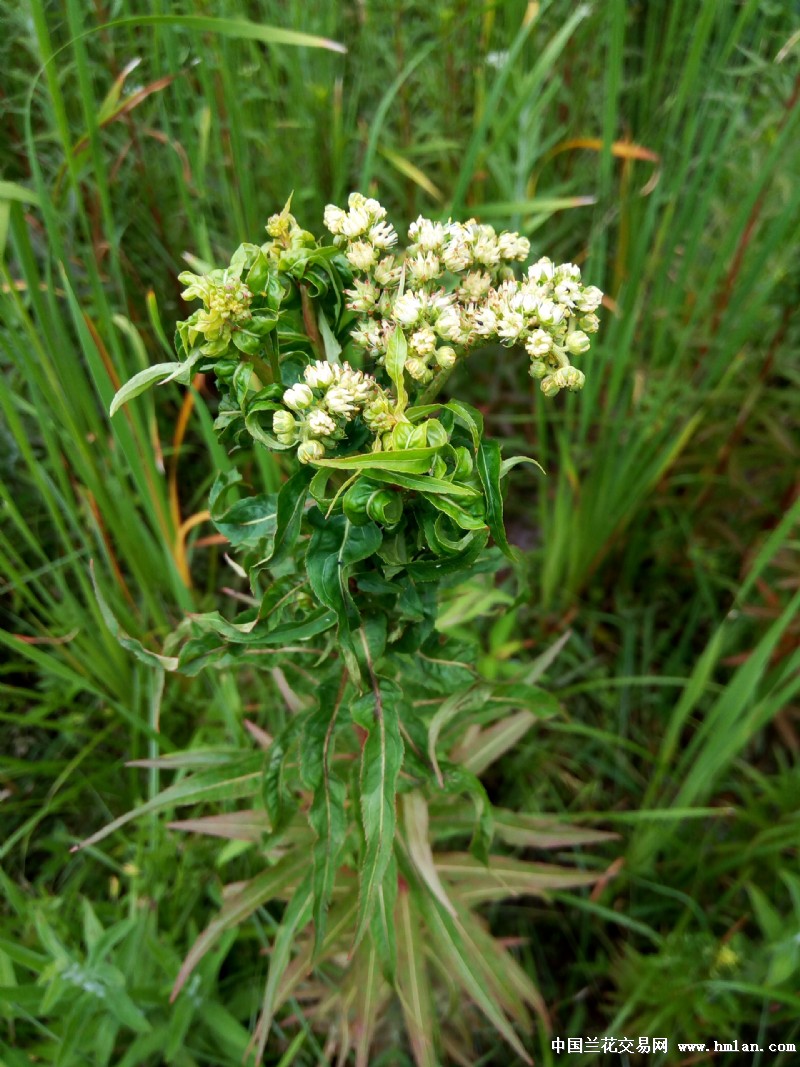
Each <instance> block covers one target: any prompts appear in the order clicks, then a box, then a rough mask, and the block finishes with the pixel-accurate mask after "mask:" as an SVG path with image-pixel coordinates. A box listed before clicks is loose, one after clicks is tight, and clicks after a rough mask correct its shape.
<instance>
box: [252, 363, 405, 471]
mask: <svg viewBox="0 0 800 1067" xmlns="http://www.w3.org/2000/svg"><path fill="white" fill-rule="evenodd" d="M303 377H304V378H305V381H304V382H298V383H297V384H296V385H292V386H291V387H290V388H289V389H287V390H286V392H285V393H284V394H283V403H284V404H285V405H286V409H282V410H279V411H276V412H275V414H274V415H273V417H272V429H273V432H274V434H275V436H276V437H277V439H278V440H279V441H280V442H281V444H283V445H298V449H297V458H298V459H299V460H300V462H301V463H311V462H313V461H314V460H318V459H322V458H323V457H324V456H325V453H326V451H327V450H328V449H329V448H335V447H336V443H337V442H338V441H341V440H342V438H343V437H344V436H345V432H346V428H347V424H348V423H349V422H351V421H352V420H353V419H354V418H355V417H356V416H357V415H360V414H362V413H363V412H364V409H365V407H367V406H368V405H372V404H374V403H375V402H376V401H378V402H380V401H381V400H382V398H383V397H384V396H385V394H384V391H383V390H382V389H381V387H380V386H379V385H378V383H377V382H376V381H375V379H374V378H373V377H372V376H371V375H369V374H364V372H363V371H360V370H353V368H352V367H351V366H350V364H349V363H342V364H338V363H325V362H323V361H322V360H317V362H316V363H312V364H311V365H310V366H308V367H306V368H305V370H304V372H303ZM287 409H288V410H287ZM367 421H368V425H369V420H367Z"/></svg>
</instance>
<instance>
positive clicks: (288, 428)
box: [272, 411, 297, 445]
mask: <svg viewBox="0 0 800 1067" xmlns="http://www.w3.org/2000/svg"><path fill="white" fill-rule="evenodd" d="M272 432H273V433H274V434H275V436H276V437H277V438H278V440H279V441H280V442H281V443H282V444H285V445H291V444H294V441H295V438H296V436H297V421H296V419H295V417H294V415H293V414H292V413H291V411H276V412H275V414H274V415H273V416H272Z"/></svg>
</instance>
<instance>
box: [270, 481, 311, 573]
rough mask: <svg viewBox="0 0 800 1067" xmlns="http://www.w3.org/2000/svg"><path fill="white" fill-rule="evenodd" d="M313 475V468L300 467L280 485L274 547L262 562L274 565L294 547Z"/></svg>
mask: <svg viewBox="0 0 800 1067" xmlns="http://www.w3.org/2000/svg"><path fill="white" fill-rule="evenodd" d="M313 476H314V472H313V470H310V469H309V468H308V467H301V468H300V469H299V470H298V471H295V473H294V474H293V475H292V476H291V478H289V479H288V480H287V481H286V482H284V484H283V485H282V486H281V490H280V492H279V493H278V511H277V518H276V527H275V543H274V549H273V551H272V552H271V553H270V554H269V555H267V556H266V557H265V559H264V561H263V562H266V561H267V560H269V561H270V562H271V563H272V565H273V566H274V565H275V564H277V563H280V562H281V560H283V559H285V558H286V557H287V556H288V555H289V554H290V553H291V551H292V549H293V548H294V546H295V543H296V541H297V538H298V536H299V534H300V524H301V522H302V518H303V511H304V509H305V505H306V498H307V496H308V487H309V485H310V484H311V479H312V478H313Z"/></svg>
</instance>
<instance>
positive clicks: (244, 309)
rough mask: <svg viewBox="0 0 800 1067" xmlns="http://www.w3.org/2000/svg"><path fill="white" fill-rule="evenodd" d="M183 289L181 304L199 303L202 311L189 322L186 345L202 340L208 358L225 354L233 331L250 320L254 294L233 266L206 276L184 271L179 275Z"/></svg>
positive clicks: (196, 312)
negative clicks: (196, 301)
mask: <svg viewBox="0 0 800 1067" xmlns="http://www.w3.org/2000/svg"><path fill="white" fill-rule="evenodd" d="M178 281H180V282H182V283H183V284H184V285H185V286H186V289H184V290H183V292H182V293H181V297H182V298H183V299H184V300H202V301H203V307H202V308H201V309H200V310H199V311H195V313H194V314H193V315H192V316H191V318H190V319H189V320H188V341H189V344H190V345H191V346H194V345H195V342H196V341H197V339H198V338H199V337H202V338H204V341H203V345H202V348H203V352H204V353H205V354H206V355H208V356H214V355H218V354H220V353H222V352H224V351H225V350H226V349H227V347H228V343H229V341H230V340H231V337H232V335H233V333H234V331H235V330H237V329H239V328H241V327H242V326H243V325H244V324H245V323H247V322H249V321H250V319H251V318H252V312H251V310H250V302H251V300H252V299H253V294H252V293H251V292H250V290H249V289H248V287H247V286H246V285H245V284H244V283H243V282H242V278H241V271H240V270H237V267H236V265H231V266H230V267H227V268H225V270H212V271H211V272H210V273H209V274H192V273H191V271H188V270H187V271H183V273H182V274H179V275H178Z"/></svg>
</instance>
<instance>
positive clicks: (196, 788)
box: [71, 755, 264, 852]
mask: <svg viewBox="0 0 800 1067" xmlns="http://www.w3.org/2000/svg"><path fill="white" fill-rule="evenodd" d="M263 763H264V758H263V756H261V755H256V756H247V757H245V758H243V759H238V760H233V761H231V763H229V764H227V765H226V766H224V767H214V768H212V769H211V770H208V771H201V772H200V773H198V774H193V775H191V776H190V777H188V778H183V779H182V780H181V781H180V782H176V784H175V785H171V786H169V788H167V789H164V790H162V792H160V793H157V794H156V795H155V796H154V797H152V798H151V799H150V800H148V801H146V802H145V803H144V804H141V805H140V806H139V807H138V808H133V809H132V810H131V811H126V812H125V814H124V815H120V816H119V818H117V819H114V821H113V822H110V823H109V824H108V825H107V826H104V827H103V828H102V829H101V830H98V831H97V832H96V833H94V834H92V835H91V837H87V838H86V840H85V841H81V843H80V844H79V845H74V846H73V848H72V850H71V851H73V852H76V851H78V850H79V849H82V848H88V847H89V846H90V845H96V844H97V842H98V841H102V840H103V838H105V837H108V835H109V834H112V833H114V831H115V830H118V829H119V828H120V827H121V826H124V825H125V824H126V823H129V822H131V821H132V820H133V819H138V818H141V816H142V815H147V814H148V813H149V812H152V811H161V810H162V809H163V808H172V807H179V806H180V805H182V804H198V803H200V801H205V802H209V801H218V800H236V799H237V798H238V797H243V796H250V795H252V794H253V793H255V792H257V790H258V779H259V778H260V777H261V768H262V765H263Z"/></svg>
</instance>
